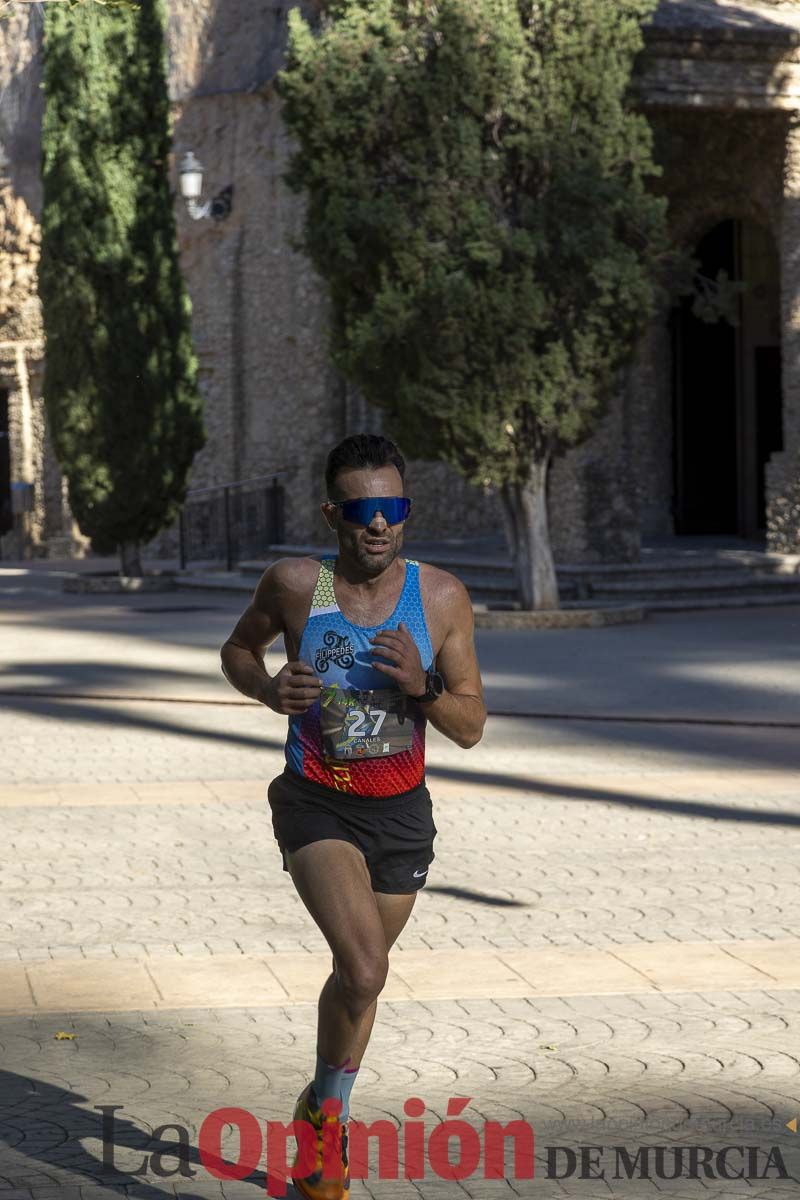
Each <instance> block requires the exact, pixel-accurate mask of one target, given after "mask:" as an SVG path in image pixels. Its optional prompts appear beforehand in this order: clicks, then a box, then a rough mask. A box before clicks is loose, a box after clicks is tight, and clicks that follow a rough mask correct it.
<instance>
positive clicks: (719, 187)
mask: <svg viewBox="0 0 800 1200" xmlns="http://www.w3.org/2000/svg"><path fill="white" fill-rule="evenodd" d="M291 7H294V5H292V4H291V3H289V4H287V3H285V2H278V0H225V3H220V2H219V0H168V10H169V64H170V67H169V78H170V92H171V96H172V100H173V105H174V116H175V155H174V159H175V162H174V163H173V167H172V169H173V179H174V181H175V188H176V193H177V161H178V160H179V159H180V157H181V156H182V154H183V153H184V152H185V151H186V150H188V149H192V150H193V151H194V152H195V153H196V154H197V155H198V157H199V158H200V160H201V161H202V162H203V164H204V166H205V168H206V176H205V194H206V196H213V195H214V194H215V193H216V192H217V191H218V190H219V189H221V188H223V187H225V186H226V185H229V184H232V185H233V187H234V197H233V210H232V213H231V215H230V216H229V217H228V218H227V219H226V220H224V221H220V222H215V221H210V220H207V221H202V222H194V221H192V220H191V218H190V217H189V216H188V214H187V213H186V211H185V209H184V206H183V203H182V201H181V200H180V198H179V196H178V195H177V194H176V196H175V212H176V218H177V222H178V233H179V243H180V250H181V261H182V265H183V268H184V271H185V275H186V279H187V283H188V287H189V291H190V295H191V297H192V302H193V306H194V317H193V328H194V336H195V343H196V347H197V353H198V358H199V363H200V383H201V388H202V390H203V394H204V396H205V400H206V426H207V432H208V443H207V446H206V448H205V449H204V450H203V451H201V453H200V454H199V455H198V457H197V459H196V461H195V464H194V467H193V470H192V474H191V480H190V486H194V487H201V486H208V485H212V484H217V483H225V482H229V481H232V480H236V479H242V478H248V477H251V476H254V475H261V474H265V473H269V472H273V471H281V472H285V474H284V475H283V476H282V478H283V480H284V484H285V488H286V498H287V504H286V536H287V538H288V539H289V540H292V541H309V540H310V541H315V542H316V541H323V540H324V538H325V526H324V523H323V522H322V519H321V516H320V515H319V512H318V505H319V502H320V500H321V499H322V491H323V482H322V468H323V463H324V458H325V454H326V453H327V450H328V448H329V447H330V446H331V445H332V444H333V443H334V442H335V441H337V440H338V439H339V438H341V437H342V436H344V435H345V434H346V433H348V432H354V431H356V430H358V429H363V428H367V429H369V428H380V427H381V426H382V418H381V415H380V414H377V413H374V412H370V411H369V410H368V409H367V408H366V407H365V406H364V405H363V402H360V401H359V400H358V398H357V397H356V396H354V394H353V392H352V390H351V389H349V388H348V386H347V385H346V384H345V382H344V381H343V380H342V379H341V378H339V377H338V376H337V374H336V373H335V372H334V370H333V369H332V367H331V365H330V361H329V356H328V354H327V348H326V338H327V333H326V299H325V295H324V289H323V287H322V285H321V282H320V281H319V280H318V279H317V278H316V277H315V275H314V273H313V271H312V270H311V268H310V267H309V265H308V263H307V262H306V261H305V259H304V258H303V257H302V256H301V255H299V254H298V253H297V252H295V251H294V250H293V249H292V246H291V239H292V238H293V237H296V235H297V234H298V232H299V230H300V226H301V222H302V203H301V201H300V200H299V199H298V197H296V196H294V195H293V194H292V193H290V192H288V190H287V189H286V187H285V185H284V184H283V182H282V174H283V170H284V167H285V164H286V159H287V155H288V153H289V149H290V147H289V145H288V142H287V138H286V133H285V130H284V127H283V124H282V122H281V117H280V104H279V101H278V99H277V97H276V96H275V94H274V92H273V90H272V88H271V86H270V80H272V79H273V77H274V74H275V72H276V70H277V69H278V68H279V66H280V63H281V61H282V57H283V54H284V50H285V44H286V32H287V13H288V11H289V9H290V8H291ZM301 7H303V8H304V10H305V11H306V12H307V13H311V12H312V11H313V10H314V5H313V4H303V5H301ZM711 7H713V8H714V12H713V13H712V11H711ZM736 7H737V8H738V9H740V10H741V11H740V14H739V17H738V18H736V19H735V20H734V16H733V15H732V13H730V12H729V11H728V9H729V8H732V6H728V8H726V9H725V11H724V13H722V16H723V17H724V18H725V20H724V21H722V18H721V17H720V15H719V12H721V11H722V10H719V12H718V11H717V10H718V9H719V6H708V5H706V6H705V8H704V7H703V6H702V5H699V6H698V5H696V4H695V5H689V4H685V5H683V4H682V5H676V4H664V5H662V8H661V9H660V10H659V12H660V16H659V21H660V27H659V29H658V30H655V32H654V34H653V37H654V39H655V41H654V43H653V44H654V45H655V44H656V42H657V43H658V56H657V57H658V61H657V62H656V60H655V58H654V57H653V54H650V55H649V57H648V56H647V55H646V56H644V62H643V72H642V77H641V79H640V84H641V95H642V103H643V104H644V106H645V108H646V110H647V112H648V115H649V116H650V119H651V120H652V121H653V122H654V123H655V126H656V132H657V142H656V157H657V158H658V159H659V161H662V162H663V163H664V165H665V173H664V177H663V179H662V180H661V181H660V183H659V184H658V185H657V186H659V187H660V188H661V189H662V190H663V191H664V192H665V193H666V194H667V195H669V197H670V220H671V223H672V229H673V234H674V236H675V238H676V240H678V241H680V242H681V243H682V244H687V245H691V244H693V242H694V241H696V240H697V238H698V237H699V236H701V234H702V233H703V232H704V231H705V229H707V228H708V227H709V226H710V225H711V224H713V223H714V222H715V221H716V220H720V219H724V218H726V217H732V216H741V217H743V218H752V219H753V220H755V221H757V222H758V223H759V224H762V225H764V226H765V227H767V228H769V229H770V230H772V231H773V232H774V233H775V234H776V236H777V234H778V232H779V228H780V220H781V216H780V214H781V204H782V192H781V178H780V176H781V162H782V142H783V138H784V136H785V130H786V119H787V118H786V114H785V113H781V112H777V113H773V112H769V111H763V112H753V113H748V112H741V111H735V104H736V99H735V96H734V95H733V93H730V94H728V95H723V94H722V91H720V99H719V104H720V107H721V109H725V108H727V110H728V111H727V112H725V111H720V112H709V111H706V110H705V109H704V110H702V111H700V110H698V109H691V108H684V109H680V108H678V109H674V108H669V109H667V108H664V107H662V106H660V105H659V103H658V97H659V96H662V95H664V94H671V92H670V89H674V90H675V95H676V96H677V95H678V94H680V103H681V104H684V103H687V104H688V103H690V102H691V95H692V93H691V87H692V86H693V80H694V79H695V77H694V76H692V70H694V71H695V72H697V71H700V72H701V75H702V72H703V71H704V70H706V69H707V70H708V72H709V73H708V79H709V80H710V81H711V83H714V81H715V80H716V81H717V82H718V83H719V86H720V88H722V86H723V84H724V86H725V87H727V88H728V89H729V91H730V89H731V88H732V87H733V86H734V85H735V81H736V80H737V79H740V80H741V81H742V87H743V88H744V90H745V91H746V92H747V103H748V105H749V104H753V103H756V101H757V100H758V102H759V103H762V101H763V104H762V107H764V108H765V109H766V107H767V106H768V103H769V101H768V100H767V99H764V97H763V96H762V97H761V99H759V96H760V95H761V93H760V92H759V89H761V92H764V95H765V96H766V93H767V92H768V91H769V90H770V88H771V89H772V93H773V96H778V95H780V96H781V97H783V95H784V92H785V87H786V86H788V85H786V84H785V77H786V72H785V71H784V69H783V66H782V64H781V63H780V61H779V59H780V58H781V56H782V55H787V54H788V55H789V56H790V57H792V58H795V57H797V53H798V52H797V51H796V50H791V46H790V42H791V39H790V34H791V28H790V26H793V24H796V22H794V21H792V22H789V23H788V24H787V26H786V29H784V28H783V26H782V25H780V23H779V22H772V23H770V22H769V20H768V19H767V18H763V19H761V18H759V20H761V23H762V26H763V28H762V29H761V32H760V33H759V37H761V43H759V44H762V43H764V38H765V37H766V39H767V40H769V38H770V37H773V40H775V41H776V47H778V48H777V49H775V50H774V51H773V50H770V52H769V54H767V55H766V59H767V63H768V64H769V62H770V61H771V62H772V67H771V68H769V66H767V67H765V65H764V62H757V61H756V60H757V59H758V57H759V55H761V56H762V58H763V52H762V51H761V50H757V51H756V50H751V49H747V50H746V51H745V50H740V48H739V47H738V44H737V45H734V42H735V38H734V36H733V35H734V34H735V35H736V37H737V38H738V37H740V36H741V37H744V39H745V41H746V36H749V34H748V32H747V25H748V21H750V19H751V16H752V13H754V12H755V10H756V8H757V7H758V6H753V5H749V4H746V3H742V4H741V5H738V6H736ZM761 7H762V8H763V5H762V6H761ZM774 7H775V8H776V10H777V9H779V8H780V7H781V6H779V5H777V4H776V5H775V6H774ZM788 7H789V8H791V15H792V18H794V17H795V15H796V13H797V11H798V9H800V6H797V5H794V6H788ZM695 10H697V12H698V13H700V16H702V18H703V20H702V21H700V25H701V26H702V28H701V29H700V41H701V42H702V47H701V48H700V49H699V50H698V45H699V44H700V43H699V42H698V43H697V44H695V43H694V42H687V41H686V40H685V39H683V40H681V36H680V29H681V28H682V26H681V22H683V24H684V26H686V24H687V22H689V18H690V16H691V19H692V20H693V19H694V16H692V14H694V13H695ZM701 10H702V12H701ZM781 12H782V9H781ZM674 18H675V19H674ZM780 19H781V20H782V19H783V17H782V16H781V18H780ZM698 20H700V18H699V17H698ZM704 22H705V24H704ZM725 22H727V25H725ZM723 25H725V28H723ZM728 25H729V26H730V28H728ZM734 26H735V27H736V28H734ZM771 29H772V30H775V31H777V32H775V33H774V35H773V34H771V33H770V30H771ZM765 30H766V32H765ZM709 31H710V32H709ZM737 31H738V32H737ZM787 31H788V32H787ZM40 34H41V10H40V9H38V8H37V7H36V6H26V7H25V8H24V9H23V7H22V6H18V7H16V8H14V9H13V10H11V15H10V16H9V17H7V19H6V20H5V21H4V22H3V23H2V24H0V141H2V144H3V146H4V147H5V149H6V151H7V153H8V155H9V157H10V159H11V160H12V161H11V184H12V186H13V189H14V195H15V196H16V197H19V198H21V199H23V200H24V201H25V203H26V205H27V210H30V212H32V213H33V214H36V213H38V211H39V205H40V200H41V196H40V183H39V177H38V158H39V146H38V127H39V121H40V118H41V90H40V89H39V86H38V84H39V81H40V59H39V55H38V45H39V38H40ZM745 35H746V36H745ZM670 38H673V39H675V41H674V45H673V44H672V43H670V42H669V39H670ZM659 39H660V40H659ZM665 39H666V40H665ZM703 39H705V40H703ZM781 39H783V41H782V40H781ZM787 39H789V40H787ZM778 43H780V45H778ZM784 43H785V44H784ZM754 44H755V43H754ZM764 44H765V43H764ZM737 55H738V59H737ZM742 55H744V57H742ZM748 55H749V58H748ZM770 55H771V56H772V58H771V59H770ZM703 56H705V58H704V59H703V61H702V62H700V61H699V59H700V58H703ZM754 56H755V57H754ZM705 59H708V60H709V63H710V65H708V64H706V62H705ZM695 60H697V61H695ZM770 72H771V73H770ZM648 79H650V80H651V82H652V87H653V89H655V90H654V91H653V90H651V93H650V94H649V95H648V89H647V81H648ZM770 79H773V83H771V82H770ZM732 81H733V82H732ZM745 85H746V86H745ZM714 86H716V84H714ZM781 89H783V91H781ZM698 94H699V93H698ZM687 96H688V97H689V99H688V100H687V98H686V97H687ZM676 102H677V101H676ZM703 102H704V103H708V98H707V97H704V100H703ZM780 102H781V103H784V101H783V99H781V100H780ZM792 186H794V185H792ZM27 210H26V211H27ZM0 211H1V210H0ZM787 228H788V226H787ZM783 244H784V247H785V248H787V249H788V252H789V253H791V252H792V251H791V246H790V245H789V241H788V240H787V234H786V232H785V231H784V242H783ZM795 253H796V252H795ZM7 269H8V267H7V265H6V264H3V263H0V285H1V284H2V272H3V270H7ZM793 287H794V285H793V284H792V288H793ZM798 294H800V285H799V286H798ZM792 295H794V292H792ZM795 304H796V301H795V300H794V299H791V300H786V301H785V305H788V307H789V308H790V309H791V310H792V313H794V305H795ZM26 305H27V307H26ZM12 307H13V312H12V313H11V314H10V315H9V320H11V321H12V322H14V321H15V322H17V324H16V325H15V326H14V328H13V329H11V326H9V330H10V334H9V337H10V338H11V340H13V339H15V338H16V339H23V340H24V339H25V338H27V339H28V341H29V342H30V340H31V328H32V326H31V322H33V323H34V324H35V321H36V317H37V310H36V305H35V299H34V300H33V302H28V301H26V302H25V303H21V304H16V305H14V306H12ZM666 311H667V310H666V308H665V309H664V310H663V311H662V312H661V313H660V314H659V317H658V318H657V319H656V320H655V321H654V322H653V323H652V325H651V327H650V329H649V330H648V331H647V332H646V334H645V336H644V337H643V339H642V341H641V343H640V345H639V347H638V348H637V352H636V355H635V358H634V360H633V362H632V363H631V365H630V367H629V369H628V370H627V372H625V375H624V379H623V380H622V381H621V385H620V388H619V390H618V392H617V394H616V396H615V397H614V398H613V400H612V402H611V403H610V406H609V410H608V412H607V414H606V416H605V417H604V418H603V420H602V421H601V422H600V424H599V427H598V430H597V432H596V434H595V435H593V436H592V437H591V438H590V439H588V440H587V441H586V442H585V443H584V444H582V445H581V446H579V447H576V448H574V449H573V450H571V451H569V452H568V453H567V454H566V455H565V456H564V457H563V458H561V459H560V460H557V461H556V463H555V464H554V466H553V469H552V473H551V480H550V498H551V509H550V512H551V532H552V537H553V544H554V549H555V553H556V557H557V558H558V559H559V560H561V561H593V560H598V559H635V558H636V557H637V556H638V551H639V543H640V537H641V534H642V532H643V533H644V534H645V535H647V536H649V535H653V534H663V533H668V532H671V529H672V517H671V512H670V505H671V497H672V476H671V470H672V467H671V444H670V443H671V433H672V429H671V423H672V417H671V398H670V379H669V374H670V351H669V338H668V332H667V328H666V319H665V318H666ZM788 319H789V320H790V323H791V321H794V320H795V318H794V316H793V315H791V316H790V317H789V318H788ZM31 344H32V343H31ZM32 354H33V352H32ZM15 361H17V359H16V358H15ZM26 361H27V360H26ZM31 362H33V363H34V366H35V354H33V356H32V358H31ZM34 374H35V370H34ZM798 379H799V380H800V373H798ZM790 386H794V387H796V389H797V390H798V392H800V382H798V384H796V385H794V384H790ZM17 394H21V392H19V389H17ZM30 403H31V405H32V406H33V408H35V405H36V403H37V401H36V400H35V398H33V397H32V398H31V401H30ZM797 407H798V410H799V411H800V405H798V406H797ZM33 408H32V410H31V412H32V414H33ZM30 419H31V421H32V422H33V425H32V428H33V426H35V425H36V422H37V421H38V422H40V423H41V420H42V418H41V414H39V415H38V416H36V415H35V414H33V415H31V418H30ZM797 424H798V426H800V418H798V421H797ZM36 437H37V438H38V439H39V440H38V442H37V445H39V446H40V450H39V451H37V454H39V458H38V459H36V462H37V463H38V464H39V465H38V466H36V467H35V469H36V471H37V473H40V474H41V477H42V480H47V481H48V482H47V483H46V484H45V483H43V482H40V483H39V485H38V487H39V491H38V492H37V516H36V521H35V522H34V524H35V528H36V530H37V531H38V532H37V534H36V537H37V539H39V541H40V543H41V545H42V547H44V543H45V542H46V541H50V542H52V545H53V546H57V547H58V548H63V546H64V544H65V543H64V537H66V538H67V541H68V542H70V541H71V539H72V531H71V528H70V524H71V522H70V518H69V512H68V507H67V506H66V502H65V499H64V491H63V486H62V485H61V484H60V482H59V480H58V471H57V465H56V464H55V462H54V459H53V457H52V451H51V450H49V449H48V446H47V439H46V436H45V433H44V431H42V433H41V436H39V434H37V435H36ZM798 440H799V441H800V436H799V438H798ZM31 461H33V460H31ZM776 469H777V467H776ZM786 469H787V470H788V469H789V468H786ZM774 474H775V473H774V472H773V474H772V476H771V478H772V484H771V486H772V488H773V492H774V493H775V494H776V495H777V494H778V491H780V487H779V485H778V484H777V483H776V482H775V478H776V477H775V478H773V476H774ZM784 474H785V471H784ZM37 477H38V475H37ZM780 486H783V485H780ZM776 489H777V490H776ZM409 490H410V491H411V492H412V493H413V495H414V498H415V510H414V523H413V535H414V536H415V537H417V538H420V539H427V538H431V537H438V538H448V537H452V538H457V537H464V536H481V535H497V534H498V533H499V532H500V530H501V529H502V523H501V519H500V509H499V504H498V502H497V500H496V498H495V497H494V496H492V495H484V494H483V493H482V492H481V491H480V489H476V488H472V487H470V486H468V485H466V484H465V483H464V482H463V480H461V479H460V478H459V477H458V476H457V475H456V473H455V472H453V471H452V470H451V469H449V468H447V467H445V466H443V465H442V464H432V463H425V462H414V463H411V464H409ZM784 490H785V489H784ZM60 520H61V521H63V522H64V524H63V527H62V529H61V531H60V532H59V529H58V524H59V521H60ZM411 532H412V527H409V534H411ZM62 535H63V536H62ZM59 539H61V540H59ZM176 540H177V539H176V531H175V530H174V529H173V530H168V531H165V533H164V534H163V535H162V536H160V537H159V538H158V539H156V541H155V542H154V543H153V545H152V546H151V548H150V549H151V551H152V552H155V553H158V554H162V555H166V554H173V553H174V552H175V548H176Z"/></svg>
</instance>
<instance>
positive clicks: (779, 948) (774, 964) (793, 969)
mask: <svg viewBox="0 0 800 1200" xmlns="http://www.w3.org/2000/svg"><path fill="white" fill-rule="evenodd" d="M724 949H725V951H726V952H727V953H728V954H730V955H732V956H733V958H738V959H741V961H742V962H744V963H747V964H748V965H749V966H751V967H755V968H756V969H757V970H759V971H762V972H763V973H764V974H765V975H768V976H770V977H771V979H773V980H774V981H775V983H776V984H778V985H779V986H780V987H789V988H796V987H800V941H790V940H788V939H781V940H780V941H774V942H768V943H764V942H762V941H741V942H730V943H726V945H725V946H724ZM764 986H765V987H768V986H769V984H768V983H766V982H765V983H764Z"/></svg>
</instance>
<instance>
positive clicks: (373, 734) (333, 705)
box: [320, 684, 414, 760]
mask: <svg viewBox="0 0 800 1200" xmlns="http://www.w3.org/2000/svg"><path fill="white" fill-rule="evenodd" d="M320 716H321V725H322V749H323V752H324V755H325V757H326V758H328V759H348V760H353V759H363V758H384V757H385V756H386V755H389V754H402V753H403V751H405V750H410V749H411V740H412V737H413V735H414V704H413V701H411V700H409V698H408V696H406V695H405V693H404V692H400V691H397V689H395V688H378V689H374V690H371V691H356V690H355V689H354V688H343V687H339V686H338V684H333V685H331V686H330V687H323V689H322V691H321V693H320Z"/></svg>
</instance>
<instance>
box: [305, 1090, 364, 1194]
mask: <svg viewBox="0 0 800 1200" xmlns="http://www.w3.org/2000/svg"><path fill="white" fill-rule="evenodd" d="M315 1104H316V1096H315V1095H314V1093H313V1091H312V1085H311V1084H310V1083H309V1085H308V1087H306V1088H304V1089H303V1091H302V1092H301V1093H300V1096H299V1097H298V1100H297V1104H296V1105H295V1106H294V1120H295V1121H307V1122H308V1124H309V1125H311V1126H313V1128H314V1129H315V1130H316V1131H317V1169H316V1170H315V1171H314V1172H313V1174H311V1175H306V1176H304V1177H303V1178H302V1179H295V1178H294V1177H292V1182H293V1183H294V1186H295V1187H296V1188H297V1190H298V1192H300V1194H301V1196H307V1197H308V1200H348V1197H349V1195H350V1167H349V1165H348V1161H347V1122H346V1121H340V1120H339V1118H338V1117H335V1116H333V1115H331V1114H328V1113H324V1112H323V1111H322V1109H321V1108H315V1107H313V1106H314V1105H315ZM331 1125H338V1126H339V1127H340V1128H339V1131H338V1132H339V1136H340V1137H341V1170H340V1171H339V1172H338V1173H337V1174H336V1176H335V1177H334V1178H325V1177H324V1176H323V1174H322V1168H323V1161H322V1154H323V1140H322V1131H323V1129H324V1128H326V1127H330V1126H331ZM335 1136H336V1135H335V1134H333V1137H335ZM328 1137H329V1138H331V1137H332V1135H331V1133H329V1134H328ZM328 1144H329V1145H330V1142H329V1143H328ZM298 1158H299V1153H298V1156H297V1157H296V1158H295V1160H294V1162H295V1165H296V1164H297V1161H298Z"/></svg>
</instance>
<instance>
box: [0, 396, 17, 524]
mask: <svg viewBox="0 0 800 1200" xmlns="http://www.w3.org/2000/svg"><path fill="white" fill-rule="evenodd" d="M8 434H9V429H8V390H7V389H5V388H3V389H0V537H2V535H3V534H4V533H8V532H9V530H10V529H12V528H13V526H14V515H13V513H12V511H11V447H10V444H9V437H8Z"/></svg>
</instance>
